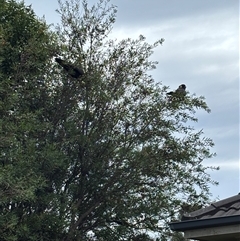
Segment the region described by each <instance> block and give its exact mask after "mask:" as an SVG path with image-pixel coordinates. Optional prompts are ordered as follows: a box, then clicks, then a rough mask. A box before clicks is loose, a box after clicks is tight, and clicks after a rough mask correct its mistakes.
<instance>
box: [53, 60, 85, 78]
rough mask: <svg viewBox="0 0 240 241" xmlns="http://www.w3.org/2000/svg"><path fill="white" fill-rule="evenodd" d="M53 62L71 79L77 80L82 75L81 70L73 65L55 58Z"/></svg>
mask: <svg viewBox="0 0 240 241" xmlns="http://www.w3.org/2000/svg"><path fill="white" fill-rule="evenodd" d="M55 61H56V62H57V63H58V64H59V65H61V66H62V67H63V68H64V69H65V70H66V71H67V73H68V74H69V75H70V76H71V77H73V78H75V79H77V78H79V77H80V76H82V75H83V74H84V72H83V70H82V69H81V68H79V67H76V66H74V65H73V64H70V63H68V62H67V61H65V60H63V59H60V58H55Z"/></svg>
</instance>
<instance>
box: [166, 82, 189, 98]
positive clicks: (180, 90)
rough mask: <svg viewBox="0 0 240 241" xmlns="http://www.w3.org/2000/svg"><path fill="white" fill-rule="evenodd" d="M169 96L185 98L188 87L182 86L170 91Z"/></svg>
mask: <svg viewBox="0 0 240 241" xmlns="http://www.w3.org/2000/svg"><path fill="white" fill-rule="evenodd" d="M167 95H171V96H184V95H186V85H185V84H181V85H179V87H178V88H177V89H176V90H175V91H170V92H168V93H167Z"/></svg>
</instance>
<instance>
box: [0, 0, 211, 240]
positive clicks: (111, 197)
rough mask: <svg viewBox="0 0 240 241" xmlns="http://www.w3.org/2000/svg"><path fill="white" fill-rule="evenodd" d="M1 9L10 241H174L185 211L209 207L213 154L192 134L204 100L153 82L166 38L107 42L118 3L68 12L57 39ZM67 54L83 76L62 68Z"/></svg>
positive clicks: (24, 14)
mask: <svg viewBox="0 0 240 241" xmlns="http://www.w3.org/2000/svg"><path fill="white" fill-rule="evenodd" d="M0 2H1V6H3V8H1V10H0V19H1V20H0V21H1V22H0V36H1V38H0V45H1V46H0V97H1V98H0V113H1V119H0V121H1V129H0V149H1V156H0V163H1V165H2V166H1V168H0V194H1V195H0V206H1V210H2V212H1V215H0V236H1V237H2V240H65V241H67V240H73V241H74V240H104V241H107V240H109V241H110V240H129V241H130V240H132V241H134V240H152V239H151V237H150V236H148V232H149V231H151V232H154V233H155V235H157V236H158V238H160V239H161V240H166V239H167V238H168V236H169V230H168V226H167V222H169V221H171V220H172V219H174V218H176V217H177V215H178V212H179V211H181V206H182V204H184V203H189V205H194V204H195V203H198V204H199V203H203V204H204V202H207V201H208V198H209V195H210V193H209V185H210V184H211V183H212V184H214V181H212V180H211V177H210V176H209V174H207V172H206V171H207V170H208V169H209V168H212V167H206V166H204V165H203V160H205V159H207V158H211V157H212V156H213V155H214V154H212V153H211V151H210V148H211V147H212V146H213V142H212V140H211V139H209V138H206V137H204V136H203V131H202V130H201V131H199V130H195V129H194V127H193V126H190V123H191V121H192V122H196V121H197V117H196V116H195V112H196V110H197V109H203V110H205V111H207V112H209V111H210V110H209V108H208V106H207V104H206V103H205V100H204V98H203V97H196V96H195V95H192V96H191V95H189V94H188V95H187V96H186V97H185V98H183V99H181V100H178V99H174V100H168V99H167V98H166V91H167V87H166V86H162V85H161V84H160V83H155V81H154V80H153V78H152V77H151V75H149V71H150V70H153V69H155V68H156V65H157V62H154V61H150V60H149V57H150V56H151V54H152V53H153V51H154V49H155V48H156V47H158V46H159V45H160V44H162V43H163V39H160V40H159V41H156V42H155V43H153V44H149V43H147V42H146V40H145V37H144V36H142V35H141V36H139V38H138V39H135V40H132V39H124V40H121V41H118V40H111V39H109V38H108V34H109V33H110V32H111V30H112V25H113V23H114V22H115V18H116V7H115V6H109V1H104V0H100V1H99V2H98V3H97V4H96V5H94V6H92V7H89V6H88V4H87V1H85V0H83V1H78V0H71V1H64V2H61V1H59V6H60V9H59V14H60V15H61V17H62V23H61V25H59V26H58V27H57V28H56V31H55V32H54V33H52V32H50V31H49V29H48V26H47V25H46V24H45V23H44V21H42V20H39V19H37V18H36V16H35V14H34V13H33V11H32V10H31V8H29V7H25V6H24V4H23V3H16V2H15V1H3V0H0ZM3 20H4V21H3ZM60 53H61V57H63V58H64V59H66V60H68V61H69V62H71V63H75V64H76V65H77V66H82V68H83V70H84V73H85V74H84V76H83V77H81V78H78V79H76V78H75V79H74V78H71V77H70V76H69V75H67V73H66V71H63V70H62V68H60V67H59V66H58V64H57V63H54V62H53V58H52V57H53V56H56V55H57V54H60ZM212 169H214V168H212ZM149 235H150V234H149Z"/></svg>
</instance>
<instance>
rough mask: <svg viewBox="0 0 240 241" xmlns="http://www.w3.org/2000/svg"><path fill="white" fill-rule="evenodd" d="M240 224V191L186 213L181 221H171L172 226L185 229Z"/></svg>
mask: <svg viewBox="0 0 240 241" xmlns="http://www.w3.org/2000/svg"><path fill="white" fill-rule="evenodd" d="M233 224H240V193H239V194H238V195H235V196H232V197H229V198H227V199H224V200H221V201H218V202H215V203H212V204H211V205H210V206H208V207H206V208H202V209H199V210H196V211H194V212H190V213H187V214H184V215H183V216H182V219H181V222H173V223H170V224H169V225H170V228H171V229H172V230H176V231H184V230H190V229H197V228H203V227H213V226H224V225H233Z"/></svg>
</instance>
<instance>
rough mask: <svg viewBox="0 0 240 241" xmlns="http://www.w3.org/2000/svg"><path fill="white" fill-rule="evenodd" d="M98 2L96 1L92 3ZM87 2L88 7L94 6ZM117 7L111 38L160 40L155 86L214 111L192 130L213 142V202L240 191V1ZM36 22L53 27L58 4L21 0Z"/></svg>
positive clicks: (142, 2)
mask: <svg viewBox="0 0 240 241" xmlns="http://www.w3.org/2000/svg"><path fill="white" fill-rule="evenodd" d="M96 1H97V0H96ZM96 1H94V0H89V4H92V3H94V2H96ZM111 2H112V4H114V5H117V6H118V13H117V21H116V23H115V25H114V26H115V27H114V30H113V33H112V35H114V37H117V38H118V39H119V40H120V39H123V38H127V37H130V38H137V37H138V36H139V35H140V34H143V35H144V36H145V37H147V41H148V42H149V43H153V42H155V41H156V40H158V39H160V38H164V39H165V42H164V44H163V46H160V47H158V48H157V49H155V53H154V55H153V59H154V60H157V61H159V65H158V67H157V69H156V70H155V71H154V72H152V75H153V77H154V78H155V80H156V81H161V82H162V83H163V84H164V85H167V86H169V87H170V88H172V89H175V88H177V87H178V85H179V84H182V83H184V84H186V85H187V90H188V91H189V92H190V93H196V94H197V95H198V96H199V95H203V96H205V97H206V101H207V103H208V105H209V107H210V109H211V110H212V112H211V113H210V114H207V113H205V112H198V113H197V117H198V118H199V122H198V123H197V125H196V128H203V129H204V133H205V135H206V136H208V137H210V138H212V139H213V140H214V142H215V147H214V149H213V151H214V152H216V153H217V156H216V157H215V158H213V159H208V160H206V162H205V163H206V165H213V166H220V171H215V172H211V176H212V178H213V179H214V180H216V181H219V183H220V185H219V186H217V187H213V186H211V192H212V193H213V198H217V197H219V198H220V199H224V198H227V197H230V196H233V195H236V194H238V192H239V191H240V188H239V186H240V174H239V164H240V163H239V148H240V145H239V1H238V0H211V1H210V0H195V1H193V0H181V1H180V0H112V1H111ZM25 3H26V4H27V5H29V4H32V7H33V9H34V11H35V12H36V14H37V15H38V16H39V17H42V16H43V15H45V18H46V21H47V22H48V23H49V24H50V23H57V22H58V21H59V16H58V14H57V13H56V12H55V10H56V9H57V8H58V3H57V0H41V1H39V0H25Z"/></svg>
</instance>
